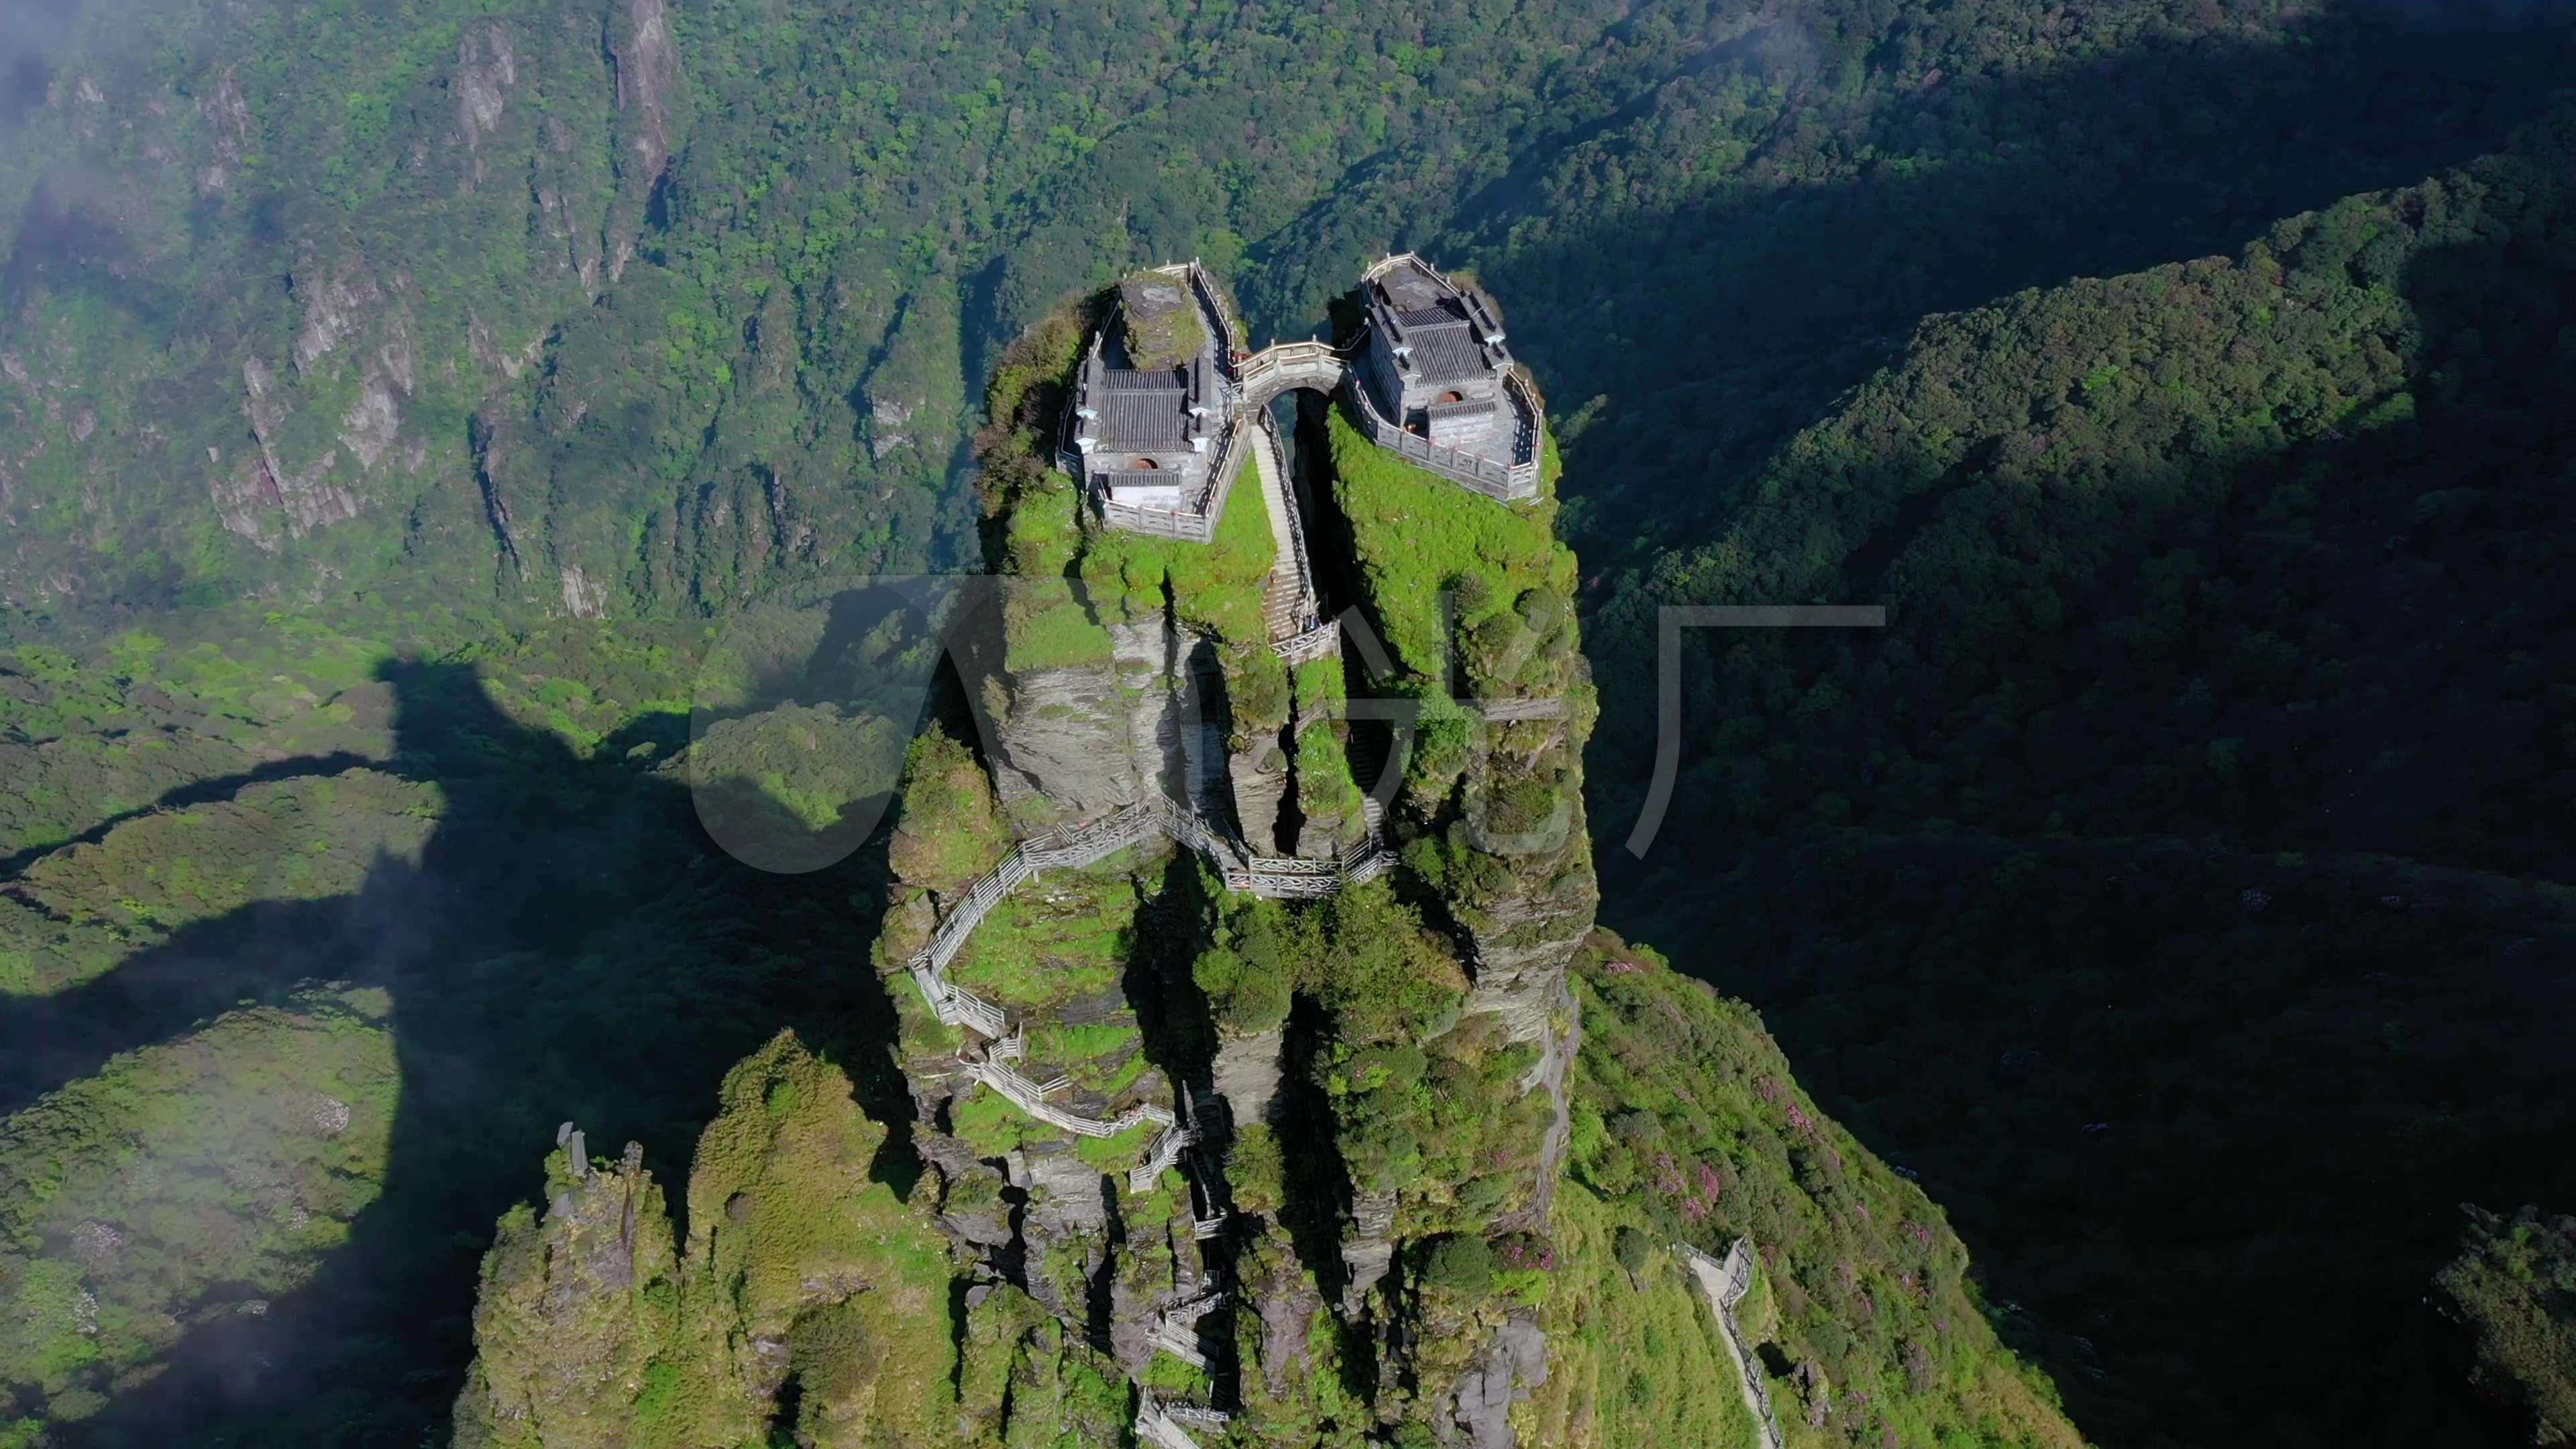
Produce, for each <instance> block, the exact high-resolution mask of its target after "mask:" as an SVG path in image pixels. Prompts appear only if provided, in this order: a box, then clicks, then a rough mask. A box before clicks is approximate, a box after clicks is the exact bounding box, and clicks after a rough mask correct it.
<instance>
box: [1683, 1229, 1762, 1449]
mask: <svg viewBox="0 0 2576 1449" xmlns="http://www.w3.org/2000/svg"><path fill="white" fill-rule="evenodd" d="M1681 1249H1682V1256H1683V1258H1684V1260H1685V1261H1686V1262H1687V1263H1688V1264H1689V1265H1690V1270H1691V1274H1692V1276H1693V1277H1695V1278H1697V1279H1698V1280H1699V1286H1700V1291H1701V1292H1702V1293H1704V1294H1706V1295H1707V1296H1708V1302H1709V1307H1710V1308H1712V1309H1714V1310H1715V1311H1716V1314H1717V1327H1718V1332H1719V1334H1720V1335H1721V1336H1722V1337H1723V1338H1724V1340H1725V1343H1726V1354H1727V1357H1729V1358H1731V1359H1733V1360H1735V1373H1736V1379H1737V1385H1738V1387H1739V1388H1740V1389H1741V1390H1742V1392H1743V1394H1744V1406H1745V1407H1746V1408H1748V1409H1751V1410H1752V1411H1753V1418H1754V1422H1755V1424H1756V1425H1757V1427H1758V1428H1759V1430H1760V1433H1761V1439H1762V1445H1763V1449H1783V1441H1782V1439H1781V1437H1780V1420H1779V1418H1778V1417H1777V1416H1776V1415H1774V1414H1773V1413H1772V1412H1771V1384H1770V1381H1769V1380H1768V1379H1766V1378H1764V1377H1763V1375H1762V1360H1761V1359H1760V1358H1759V1357H1757V1356H1756V1355H1755V1354H1754V1351H1753V1346H1752V1345H1751V1344H1749V1343H1747V1342H1745V1338H1744V1330H1743V1328H1741V1327H1740V1326H1738V1325H1737V1323H1736V1321H1735V1305H1736V1304H1737V1303H1738V1302H1741V1301H1742V1300H1743V1298H1744V1295H1745V1294H1746V1292H1748V1291H1750V1290H1751V1289H1752V1287H1753V1252H1752V1244H1751V1243H1750V1242H1748V1241H1747V1240H1746V1239H1743V1238H1738V1239H1736V1240H1735V1242H1734V1243H1733V1244H1732V1245H1730V1246H1729V1247H1728V1248H1727V1250H1726V1257H1725V1259H1724V1260H1723V1261H1720V1260H1719V1259H1716V1258H1712V1257H1710V1256H1709V1255H1708V1254H1706V1253H1703V1252H1701V1251H1700V1250H1699V1249H1697V1248H1694V1247H1692V1246H1691V1245H1690V1244H1688V1243H1684V1244H1682V1245H1681Z"/></svg>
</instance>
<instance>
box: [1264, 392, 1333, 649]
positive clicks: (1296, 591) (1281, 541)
mask: <svg viewBox="0 0 2576 1449" xmlns="http://www.w3.org/2000/svg"><path fill="white" fill-rule="evenodd" d="M1254 423H1255V428H1254V431H1255V432H1257V433H1258V434H1259V436H1258V437H1256V438H1255V439H1254V440H1253V443H1254V446H1253V449H1252V466H1253V468H1254V470H1255V471H1256V472H1257V473H1258V474H1259V475H1260V478H1261V508H1262V511H1263V512H1264V513H1266V514H1268V515H1269V517H1270V538H1271V541H1272V542H1273V543H1275V544H1276V545H1277V546H1278V552H1277V555H1276V557H1275V559H1274V561H1273V562H1272V563H1271V565H1270V577H1268V578H1267V579H1264V580H1263V581H1262V585H1261V623H1262V629H1263V633H1264V634H1265V635H1266V637H1267V638H1268V639H1269V640H1270V642H1271V643H1272V644H1274V645H1276V644H1284V643H1287V642H1288V641H1289V640H1292V639H1295V638H1297V637H1298V636H1300V635H1302V634H1305V633H1307V632H1308V631H1310V630H1312V629H1314V628H1315V627H1316V626H1317V625H1318V624H1319V623H1321V622H1322V620H1321V619H1320V618H1318V617H1317V616H1318V614H1319V613H1320V612H1321V611H1320V610H1319V609H1318V607H1317V605H1316V598H1315V575H1314V569H1313V567H1312V565H1311V564H1310V563H1309V562H1308V560H1307V557H1306V529H1305V525H1304V523H1303V521H1302V520H1300V519H1299V517H1298V515H1297V502H1296V499H1295V498H1293V497H1291V496H1290V494H1289V491H1288V488H1289V485H1288V460H1287V456H1286V453H1285V451H1284V450H1283V449H1282V448H1281V447H1280V444H1279V434H1278V431H1277V430H1276V429H1275V428H1273V427H1272V426H1271V423H1270V415H1269V414H1268V413H1260V414H1256V415H1255V416H1254Z"/></svg>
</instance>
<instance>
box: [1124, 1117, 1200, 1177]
mask: <svg viewBox="0 0 2576 1449" xmlns="http://www.w3.org/2000/svg"><path fill="white" fill-rule="evenodd" d="M1198 1140H1199V1134H1198V1133H1197V1132H1195V1131H1193V1130H1191V1129H1190V1128H1189V1127H1187V1126H1184V1125H1182V1124H1179V1123H1174V1124H1172V1125H1171V1126H1168V1127H1166V1128H1164V1129H1163V1135H1162V1136H1160V1137H1157V1138H1155V1139H1154V1146H1153V1148H1152V1150H1150V1151H1148V1152H1147V1153H1146V1154H1145V1160H1144V1161H1142V1162H1140V1163H1137V1164H1136V1165H1135V1166H1134V1167H1131V1168H1129V1169H1127V1190H1128V1191H1129V1192H1133V1193H1148V1192H1152V1191H1153V1190H1154V1184H1155V1183H1157V1182H1159V1181H1161V1180H1162V1176H1163V1174H1164V1173H1165V1172H1167V1171H1169V1170H1170V1169H1171V1167H1172V1165H1173V1164H1174V1163H1177V1162H1179V1161H1180V1160H1181V1154H1182V1153H1183V1152H1185V1151H1187V1150H1188V1149H1189V1146H1190V1144H1191V1143H1193V1142H1196V1141H1198Z"/></svg>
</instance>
